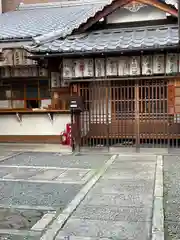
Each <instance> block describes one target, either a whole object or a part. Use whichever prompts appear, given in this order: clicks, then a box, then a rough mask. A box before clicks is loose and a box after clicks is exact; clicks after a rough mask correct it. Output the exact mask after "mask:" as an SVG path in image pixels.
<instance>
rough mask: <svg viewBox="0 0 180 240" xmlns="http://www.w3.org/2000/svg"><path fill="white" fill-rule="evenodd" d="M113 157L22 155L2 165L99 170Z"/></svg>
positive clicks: (1, 163) (47, 153)
mask: <svg viewBox="0 0 180 240" xmlns="http://www.w3.org/2000/svg"><path fill="white" fill-rule="evenodd" d="M110 157H111V156H110V155H106V154H102V155H99V154H98V155H95V154H92V155H90V154H86V155H77V156H76V155H61V154H59V153H49V152H46V153H36V152H28V153H22V154H20V155H19V156H15V157H12V158H10V159H8V160H5V161H2V162H0V165H21V166H54V167H65V168H69V167H70V168H90V169H91V168H93V169H96V168H99V167H101V166H102V164H103V163H104V162H105V161H107V160H108V159H109V158H110Z"/></svg>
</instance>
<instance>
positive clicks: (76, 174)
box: [54, 169, 89, 182]
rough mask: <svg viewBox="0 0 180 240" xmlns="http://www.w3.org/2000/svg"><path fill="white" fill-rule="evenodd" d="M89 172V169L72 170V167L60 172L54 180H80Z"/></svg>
mask: <svg viewBox="0 0 180 240" xmlns="http://www.w3.org/2000/svg"><path fill="white" fill-rule="evenodd" d="M88 172H89V170H85V169H82V170H74V169H67V170H66V171H64V172H63V173H62V174H60V175H59V176H58V177H57V178H55V179H54V180H55V181H65V182H66V181H81V180H82V178H83V177H84V176H85V175H86V174H87V173H88Z"/></svg>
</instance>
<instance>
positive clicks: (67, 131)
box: [66, 123, 72, 146]
mask: <svg viewBox="0 0 180 240" xmlns="http://www.w3.org/2000/svg"><path fill="white" fill-rule="evenodd" d="M66 133H67V145H69V146H71V144H72V143H71V142H72V141H71V124H70V123H67V124H66Z"/></svg>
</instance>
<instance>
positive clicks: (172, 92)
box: [168, 85, 175, 114]
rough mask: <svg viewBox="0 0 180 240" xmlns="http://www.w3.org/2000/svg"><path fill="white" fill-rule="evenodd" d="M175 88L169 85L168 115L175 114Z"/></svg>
mask: <svg viewBox="0 0 180 240" xmlns="http://www.w3.org/2000/svg"><path fill="white" fill-rule="evenodd" d="M174 105H175V86H174V85H168V113H169V114H175V106H174Z"/></svg>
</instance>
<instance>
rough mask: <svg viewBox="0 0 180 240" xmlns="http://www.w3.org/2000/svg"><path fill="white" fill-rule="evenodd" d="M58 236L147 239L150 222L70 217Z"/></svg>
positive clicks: (148, 237)
mask: <svg viewBox="0 0 180 240" xmlns="http://www.w3.org/2000/svg"><path fill="white" fill-rule="evenodd" d="M60 236H70V237H71V236H79V237H98V238H99V239H100V238H103V237H106V238H110V239H113V238H112V237H114V239H115V237H117V239H126V240H134V239H136V240H142V239H143V240H149V239H150V223H149V222H115V221H100V220H89V219H88V220H83V219H70V220H69V221H68V222H67V224H66V225H65V226H64V228H63V229H62V231H61V232H60V233H59V234H58V236H57V239H58V237H60ZM70 239H71V238H70Z"/></svg>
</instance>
